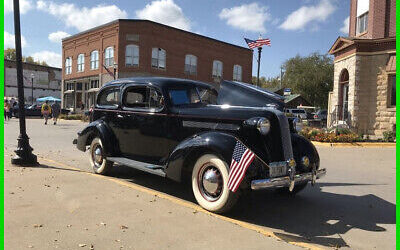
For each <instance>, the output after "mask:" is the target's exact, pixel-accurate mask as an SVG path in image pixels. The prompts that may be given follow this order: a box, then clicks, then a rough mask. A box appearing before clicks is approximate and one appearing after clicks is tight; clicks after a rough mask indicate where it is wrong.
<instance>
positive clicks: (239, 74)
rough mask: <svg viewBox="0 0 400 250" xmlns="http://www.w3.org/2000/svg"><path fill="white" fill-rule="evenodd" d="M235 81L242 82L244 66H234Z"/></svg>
mask: <svg viewBox="0 0 400 250" xmlns="http://www.w3.org/2000/svg"><path fill="white" fill-rule="evenodd" d="M233 80H234V81H242V66H240V65H237V64H235V65H233Z"/></svg>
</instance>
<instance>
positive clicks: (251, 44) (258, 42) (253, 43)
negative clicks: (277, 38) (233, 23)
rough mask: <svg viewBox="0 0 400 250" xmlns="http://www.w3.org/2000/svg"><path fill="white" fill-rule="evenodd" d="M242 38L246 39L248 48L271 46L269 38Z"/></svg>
mask: <svg viewBox="0 0 400 250" xmlns="http://www.w3.org/2000/svg"><path fill="white" fill-rule="evenodd" d="M244 40H245V41H246V43H247V45H248V46H249V48H250V49H254V48H257V47H261V46H263V45H268V46H271V40H269V38H265V39H257V40H255V41H254V40H250V39H247V38H245V39H244Z"/></svg>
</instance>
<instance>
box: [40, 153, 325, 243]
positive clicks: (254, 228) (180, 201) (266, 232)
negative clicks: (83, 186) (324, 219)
mask: <svg viewBox="0 0 400 250" xmlns="http://www.w3.org/2000/svg"><path fill="white" fill-rule="evenodd" d="M38 158H39V159H41V160H43V161H46V162H49V163H52V164H56V165H59V166H62V167H64V168H67V169H71V170H76V171H79V172H81V173H85V174H88V175H91V176H95V177H98V178H102V179H106V180H109V181H112V182H114V183H116V184H119V185H121V186H125V187H128V188H131V189H134V190H137V191H140V192H144V193H147V194H150V195H156V196H157V197H160V198H162V199H165V200H168V201H171V202H173V203H175V204H178V205H181V206H184V207H187V208H190V209H193V210H195V211H197V212H201V213H204V214H207V215H210V216H213V217H215V218H218V219H220V220H223V221H226V222H230V223H233V224H236V225H238V226H240V227H242V228H246V229H249V230H252V231H256V232H257V233H260V234H262V235H264V236H267V237H270V238H274V239H276V240H278V241H284V242H287V243H289V244H291V245H295V246H299V247H302V248H306V249H311V250H321V249H323V248H320V247H318V246H316V245H314V244H310V243H306V242H299V241H297V238H296V237H294V236H293V237H291V236H289V235H285V237H284V238H283V237H279V236H277V235H276V234H275V232H273V231H269V230H266V229H265V228H263V227H260V226H257V225H254V224H251V223H248V222H244V221H240V220H236V219H232V218H229V217H226V216H224V215H220V214H215V213H212V212H209V211H207V210H205V209H203V208H202V207H200V206H199V205H197V204H193V203H192V202H189V201H186V200H183V199H180V198H177V197H175V196H171V195H168V194H165V193H162V192H159V191H156V190H153V189H150V188H146V187H143V186H140V185H138V184H135V183H131V182H127V181H123V180H120V179H116V178H113V177H109V176H104V175H99V174H95V173H91V172H87V171H84V170H82V169H79V168H76V167H73V166H70V165H66V164H64V163H61V162H57V161H55V160H52V159H47V158H44V157H40V156H38Z"/></svg>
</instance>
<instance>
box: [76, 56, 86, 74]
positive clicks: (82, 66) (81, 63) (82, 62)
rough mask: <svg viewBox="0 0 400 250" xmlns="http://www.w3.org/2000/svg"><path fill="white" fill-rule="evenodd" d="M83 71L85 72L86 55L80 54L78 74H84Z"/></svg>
mask: <svg viewBox="0 0 400 250" xmlns="http://www.w3.org/2000/svg"><path fill="white" fill-rule="evenodd" d="M83 71H85V55H84V54H79V55H78V62H77V72H83Z"/></svg>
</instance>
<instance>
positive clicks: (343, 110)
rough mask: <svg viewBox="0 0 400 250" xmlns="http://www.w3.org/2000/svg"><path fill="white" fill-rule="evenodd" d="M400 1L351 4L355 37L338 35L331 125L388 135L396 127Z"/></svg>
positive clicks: (359, 0) (356, 1) (351, 28)
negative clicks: (399, 10) (399, 4)
mask: <svg viewBox="0 0 400 250" xmlns="http://www.w3.org/2000/svg"><path fill="white" fill-rule="evenodd" d="M395 13H396V1H395V0H387V1H382V0H351V1H350V25H349V36H348V37H338V38H337V39H336V41H335V42H334V44H333V45H332V47H331V49H330V50H329V53H330V54H332V55H334V87H333V91H332V92H331V93H330V95H329V104H328V109H329V110H328V113H329V115H328V126H335V125H337V124H347V125H348V126H349V127H351V128H352V129H354V130H355V131H356V132H358V133H362V134H365V135H369V136H371V137H375V138H379V137H382V135H383V132H385V131H393V130H395V128H396V16H395Z"/></svg>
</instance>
